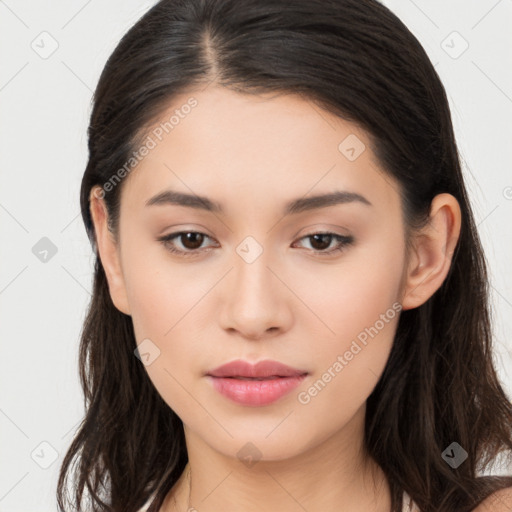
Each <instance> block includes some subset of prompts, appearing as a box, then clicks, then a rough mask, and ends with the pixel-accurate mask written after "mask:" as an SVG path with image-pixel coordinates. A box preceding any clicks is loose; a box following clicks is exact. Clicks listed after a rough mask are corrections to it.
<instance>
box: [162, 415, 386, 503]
mask: <svg viewBox="0 0 512 512" xmlns="http://www.w3.org/2000/svg"><path fill="white" fill-rule="evenodd" d="M364 412H365V409H364V408H362V409H361V410H360V411H358V412H357V413H356V415H355V416H354V417H353V418H352V419H351V421H350V423H349V424H347V425H345V427H344V428H343V429H342V430H341V431H339V432H337V433H336V434H335V435H333V436H331V437H330V438H328V439H326V440H324V442H323V443H321V444H320V445H316V446H314V447H311V448H309V449H308V450H305V451H303V452H301V453H300V454H297V455H295V456H294V457H291V458H287V459H280V460H267V459H265V454H264V453H263V454H262V455H261V458H259V459H258V460H256V459H257V456H255V457H254V461H253V462H252V463H250V462H249V461H248V460H241V458H240V459H239V458H238V456H237V454H235V456H234V457H228V456H226V455H225V454H223V453H219V451H217V450H215V449H213V448H212V447H211V446H210V445H208V444H206V443H205V442H204V440H203V439H201V438H199V437H198V436H197V435H196V434H195V433H194V432H191V431H190V430H189V429H187V427H185V436H186V440H187V448H188V450H189V463H188V464H187V467H186V468H185V471H183V474H182V476H181V478H180V480H179V482H178V483H177V484H176V486H175V487H174V488H173V490H172V491H171V492H173V495H174V496H175V498H176V501H177V504H178V510H180V511H181V512H187V511H188V510H189V507H193V508H192V510H194V509H195V510H197V511H200V512H214V511H218V510H222V511H225V512H238V511H240V510H244V511H245V512H263V511H268V510H279V511H280V512H304V510H323V511H324V512H331V511H332V512H335V511H336V512H339V511H340V510H342V511H343V512H359V511H361V510H365V511H367V512H389V510H390V509H391V497H390V491H389V487H388V484H387V480H386V478H385V475H384V473H383V471H382V469H381V468H380V467H379V466H378V465H377V464H376V463H375V461H373V460H371V459H370V458H368V457H367V456H366V455H365V453H364V449H363V442H362V441H363V440H362V432H363V431H364V430H363V427H364ZM356 433H359V434H360V435H356ZM244 444H245V443H242V444H241V445H240V446H241V447H242V446H244ZM249 446H250V445H246V447H245V450H246V451H247V452H248V453H249V452H250V451H251V449H250V448H249ZM242 453H244V452H242ZM254 453H256V450H255V449H254ZM189 468H190V470H191V473H190V483H191V492H190V503H189V480H188V470H189ZM166 501H167V500H166ZM162 510H165V511H168V510H169V511H170V510H174V509H173V508H171V507H165V508H163V509H162Z"/></svg>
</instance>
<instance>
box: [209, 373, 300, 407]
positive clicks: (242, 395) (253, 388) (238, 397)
mask: <svg viewBox="0 0 512 512" xmlns="http://www.w3.org/2000/svg"><path fill="white" fill-rule="evenodd" d="M306 376H307V375H300V376H297V377H279V378H275V379H268V380H241V379H233V378H224V377H212V376H211V375H209V376H208V377H209V378H210V380H211V381H212V384H213V387H214V388H215V389H216V390H217V391H218V392H219V393H221V394H222V395H224V396H225V397H227V398H230V399H231V400H233V401H234V402H237V403H239V404H242V405H249V406H253V407H254V406H261V405H268V404H271V403H272V402H275V401H276V400H279V399H280V398H281V397H282V396H284V395H286V394H287V393H289V392H290V391H292V390H293V389H295V388H296V387H297V386H298V385H299V384H300V383H301V382H302V381H303V380H304V379H305V378H306Z"/></svg>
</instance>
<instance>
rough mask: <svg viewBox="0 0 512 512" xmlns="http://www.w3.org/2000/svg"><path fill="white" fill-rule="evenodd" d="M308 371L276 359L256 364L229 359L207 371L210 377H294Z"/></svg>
mask: <svg viewBox="0 0 512 512" xmlns="http://www.w3.org/2000/svg"><path fill="white" fill-rule="evenodd" d="M306 373H308V372H307V371H306V370H299V369H297V368H292V367H291V366H287V365H285V364H283V363H280V362H278V361H272V360H266V361H259V362H257V363H256V364H252V363H249V362H248V361H244V360H242V359H237V360H236V361H231V362H229V363H226V364H223V365H222V366H219V367H217V368H215V369H214V370H211V371H209V372H208V373H207V374H206V375H210V376H212V377H272V376H275V377H296V376H300V375H304V374H306Z"/></svg>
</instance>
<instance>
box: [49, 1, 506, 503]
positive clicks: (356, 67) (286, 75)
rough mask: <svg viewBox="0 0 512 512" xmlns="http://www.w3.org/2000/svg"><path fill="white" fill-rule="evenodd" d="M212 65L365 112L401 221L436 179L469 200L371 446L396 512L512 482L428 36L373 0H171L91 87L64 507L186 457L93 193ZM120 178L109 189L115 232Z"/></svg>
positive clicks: (416, 316)
mask: <svg viewBox="0 0 512 512" xmlns="http://www.w3.org/2000/svg"><path fill="white" fill-rule="evenodd" d="M210 82H214V83H216V84H220V85H223V86H225V87H227V88H229V89H232V90H235V91H239V92H244V93H246V94H258V93H261V92H269V91H270V92H271V91H275V92H291V93H295V94H301V95H303V97H304V98H306V99H308V101H314V102H316V103H317V105H319V106H321V107H322V108H325V109H328V110H330V111H331V112H334V113H336V114H337V115H339V116H340V117H341V118H343V119H346V120H349V121H353V122H356V123H358V124H359V125H360V126H361V127H363V128H364V129H365V130H366V132H367V133H368V134H369V137H370V138H371V139H370V140H371V141H372V150H373V151H374V153H375V154H376V156H377V158H378V160H379V162H380V164H381V166H382V168H383V169H384V170H385V171H386V172H387V173H389V175H390V176H393V177H394V178H395V179H396V180H398V182H399V183H400V187H401V190H400V191H401V198H402V207H403V211H404V217H405V219H406V221H407V227H408V230H410V231H408V233H409V232H412V231H413V230H414V229H415V228H417V227H419V226H421V225H422V224H424V223H425V222H426V220H427V219H428V215H429V207H430V203H431V201H432V199H433V198H434V196H435V195H436V194H438V193H442V192H447V193H450V194H452V195H453V196H455V198H456V199H457V200H458V202H459V205H460V208H461V214H462V225H461V231H460V237H459V240H458V243H457V246H456V250H455V253H454V255H453V259H452V265H451V268H450V271H449V274H448V276H447V277H446V279H445V281H444V282H443V284H442V286H441V287H440V289H439V290H438V291H437V292H436V293H435V294H434V295H433V296H432V297H431V298H430V299H429V300H427V301H426V302H425V303H424V304H423V305H421V306H420V307H418V308H415V309H412V310H407V311H402V312H401V314H400V319H399V324H398V330H397V333H396V339H395V341H394V345H393V348H392V350H391V353H390V356H389V360H388V364H387V366H386V368H385V370H384V372H383V374H382V376H381V378H380V380H379V382H378V383H377V385H376V387H375V389H374V391H373V392H372V394H371V395H370V397H369V398H368V401H367V414H366V424H365V449H366V450H367V452H368V454H369V455H370V456H371V457H373V458H374V459H375V460H376V461H377V463H378V464H379V465H380V466H381V468H382V469H383V471H384V472H385V474H386V476H387V478H388V481H389V485H390V488H391V494H392V510H393V512H399V511H400V510H401V499H402V493H403V491H404V490H405V491H406V492H407V493H408V494H409V495H410V496H411V497H412V499H413V500H414V501H415V502H416V503H417V505H418V506H419V508H420V509H421V511H422V512H434V511H435V512H453V511H455V510H456V511H460V512H469V511H470V510H472V509H473V508H474V507H475V506H476V505H477V504H478V503H480V502H481V501H482V500H483V499H484V498H485V497H487V496H488V495H490V494H491V493H492V492H494V491H496V490H498V489H500V488H504V487H509V486H512V476H507V477H505V476H501V477H498V476H492V477H491V476H485V477H484V476H481V472H482V473H483V472H484V470H487V469H489V468H490V467H492V464H493V461H494V460H495V459H496V458H497V457H498V456H499V455H500V454H504V453H509V454H510V450H512V405H511V403H510V401H509V400H508V399H507V396H506V394H505V392H504V390H503V388H502V386H501V385H500V383H499V381H498V378H497V374H496V371H495V368H494V367H493V363H492V332H491V317H490V309H489V302H488V300H489V299H488V292H489V282H488V275H487V270H486V260H485V256H484V253H483V250H482V246H481V243H480V240H479V236H478V232H477V229H476V226H475V221H474V218H473V213H472V211H471V207H470V203H469V200H468V195H467V191H466V188H465V185H464V180H463V175H462V172H461V166H460V161H459V155H458V149H457V146H456V141H455V137H454V133H453V127H452V122H451V116H450V110H449V106H448V101H447V98H446V94H445V90H444V88H443V85H442V83H441V81H440V79H439V76H438V75H437V73H436V71H435V69H434V67H433V66H432V64H431V62H430V61H429V59H428V57H427V55H426V53H425V51H424V49H423V48H422V46H421V45H420V43H419V42H418V40H417V39H416V38H415V37H414V36H413V35H412V33H411V32H410V31H409V30H408V29H407V28H406V27H405V25H404V24H403V23H402V22H401V21H400V20H399V19H398V18H397V17H396V16H395V15H394V14H393V13H392V12H390V11H389V10H388V9H387V8H386V7H384V6H383V5H381V4H380V3H378V2H377V1H376V0H308V1H304V2H299V1H294V0H257V1H250V0H162V1H160V2H159V3H157V4H156V5H155V6H154V7H153V8H151V9H150V10H149V11H148V12H147V13H146V14H145V15H144V16H143V17H142V18H141V19H140V20H139V21H138V22H137V23H136V24H135V25H134V26H133V27H132V28H131V29H130V30H129V31H128V32H127V34H126V35H125V36H124V37H123V38H122V40H121V41H120V43H119V45H118V46H117V48H116V49H115V51H114V52H113V54H112V55H111V57H110V58H109V59H108V62H107V64H106V66H105V68H104V70H103V73H102V75H101V77H100V80H99V83H98V86H97V89H96V91H95V95H94V105H93V111H92V114H91V119H90V126H89V132H88V135H89V144H88V147H89V160H88V163H87V167H86V169H85V173H84V175H83V180H82V186H81V191H80V204H81V212H82V217H83V221H84V223H85V228H86V230H87V234H88V237H89V239H90V241H91V244H92V246H93V249H94V250H95V252H96V262H95V269H94V286H93V296H92V299H91V303H90V306H89V309H88V312H87V317H86V320H85V324H84V327H83V331H82V333H81V342H80V358H79V371H80V379H81V384H82V387H83V392H84V400H85V406H86V414H85V417H84V419H83V421H82V423H81V425H80V427H79V429H78V431H77V433H76V436H75V438H74V440H73V442H72V444H71V446H70V447H69V450H68V452H67V453H66V456H65V458H64V461H63V463H62V466H61V470H60V475H59V482H58V488H57V499H58V504H59V507H60V510H61V511H65V510H70V508H67V506H68V504H69V505H70V506H73V509H77V510H94V511H96V510H104V511H115V512H132V511H136V510H137V509H138V508H140V507H141V506H142V505H143V504H144V503H145V502H146V501H147V500H148V498H149V497H150V496H152V495H153V494H156V498H155V500H154V501H153V504H152V507H151V510H154V511H156V510H158V508H159V507H160V505H161V504H162V501H163V499H164V497H165V495H166V494H167V492H168V491H169V490H170V489H171V488H172V487H173V485H174V484H175V482H176V481H177V480H178V478H179V476H180V474H181V473H182V471H183V468H184V466H185V464H186V463H187V452H186V446H185V437H184V431H183V424H182V422H181V420H180V418H179V417H178V416H177V415H176V414H175V412H174V411H173V410H171V408H170V407H169V406H168V405H167V404H166V403H165V402H164V401H163V399H162V398H161V397H160V395H159V393H158V392H157V390H156V389H155V388H154V386H153V384H152V382H151V381H150V379H149V377H148V375H147V373H146V371H145V369H144V367H143V365H142V363H141V362H140V361H139V359H138V358H136V357H135V356H134V349H135V347H136V341H135V336H134V331H133V325H132V321H131V317H129V316H127V315H125V314H123V313H122V312H120V311H119V310H117V309H116V307H115V306H114V304H113V302H112V300H111V297H110V294H109V289H108V284H107V280H106V277H105V272H104V269H103V267H102V263H101V261H100V259H99V257H98V254H97V248H96V239H95V233H94V227H93V224H92V221H91V215H90V211H89V196H90V192H91V189H92V187H94V186H96V185H99V186H103V185H104V184H105V183H107V182H108V181H109V180H110V179H111V177H112V176H113V175H114V174H115V172H116V171H118V170H119V169H121V168H123V166H124V165H125V164H126V162H127V161H129V159H130V157H131V156H132V154H133V151H134V150H135V149H136V148H137V144H138V143H139V142H140V140H141V137H142V134H143V133H144V130H145V129H146V128H147V127H148V126H149V125H150V123H151V122H152V121H154V120H155V119H156V118H157V116H158V115H159V114H161V113H162V112H163V110H164V109H165V108H166V106H168V104H169V102H170V101H172V99H173V97H175V96H176V95H177V94H180V93H182V92H184V91H187V90H190V89H191V88H192V87H195V86H198V85H200V84H205V85H206V84H208V83H210ZM123 183H124V181H122V182H121V183H120V184H119V186H115V187H111V190H107V187H105V189H104V199H105V202H106V205H107V209H108V214H109V221H110V226H111V229H112V231H113V233H115V234H117V233H118V231H117V230H118V221H119V205H120V198H121V192H122V189H123ZM454 442H456V443H458V444H459V445H460V446H461V447H462V448H463V449H464V450H465V452H467V459H466V460H465V461H464V462H463V463H462V464H460V465H459V466H458V467H456V468H452V467H451V466H450V465H448V464H447V463H446V462H445V459H444V458H443V456H442V455H443V452H444V451H445V450H446V449H447V448H449V447H450V445H451V444H452V443H454ZM71 476H73V477H74V480H73V491H72V494H71V495H69V493H67V492H66V491H67V486H68V483H69V477H71ZM85 499H87V500H88V501H87V504H84V500H85Z"/></svg>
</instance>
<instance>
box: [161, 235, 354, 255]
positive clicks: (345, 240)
mask: <svg viewBox="0 0 512 512" xmlns="http://www.w3.org/2000/svg"><path fill="white" fill-rule="evenodd" d="M187 233H194V234H196V235H203V236H205V237H207V238H211V237H210V236H208V235H207V234H206V233H201V232H199V231H177V232H175V233H170V234H169V235H165V236H163V237H160V238H158V239H157V240H158V241H159V242H161V243H162V244H163V245H164V247H165V248H166V249H167V250H168V251H169V252H171V253H173V254H178V255H180V256H183V257H186V258H189V257H194V256H197V255H198V254H199V253H200V252H204V250H201V249H190V250H187V251H183V250H180V249H176V248H175V247H172V246H171V245H170V242H171V241H172V240H173V239H174V238H178V237H180V236H181V235H184V234H187ZM315 235H330V236H331V237H333V239H335V240H337V241H338V243H339V245H338V246H337V247H335V248H334V249H330V250H327V251H326V250H324V251H321V250H315V249H310V250H311V251H313V252H314V253H316V254H318V255H319V256H321V257H324V256H331V255H333V254H336V253H340V252H343V251H344V250H345V249H346V248H347V246H349V245H351V244H352V243H353V242H354V238H353V237H352V236H343V235H338V234H336V233H331V232H330V231H320V232H315V233H310V234H309V235H305V236H303V237H301V238H299V240H303V239H304V238H311V237H313V236H315Z"/></svg>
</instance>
